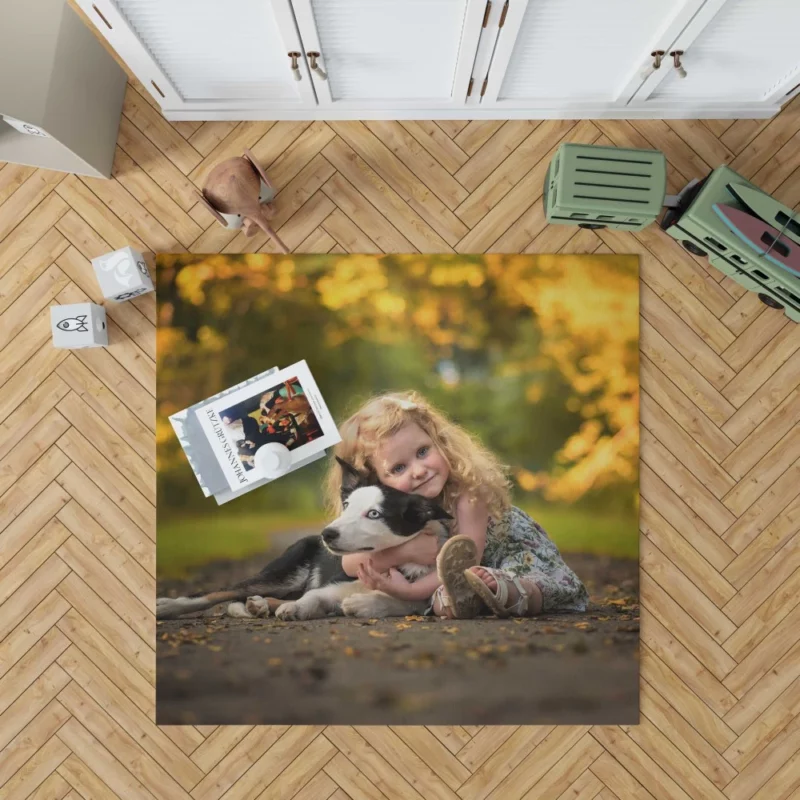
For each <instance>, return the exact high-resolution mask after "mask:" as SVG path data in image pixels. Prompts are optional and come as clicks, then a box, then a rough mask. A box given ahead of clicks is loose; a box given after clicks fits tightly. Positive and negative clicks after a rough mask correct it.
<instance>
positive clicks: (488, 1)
mask: <svg viewBox="0 0 800 800" xmlns="http://www.w3.org/2000/svg"><path fill="white" fill-rule="evenodd" d="M491 10H492V0H486V11H484V12H483V25H481V27H482V28H485V27H486V23H487V22H488V21H489V12H490V11H491Z"/></svg>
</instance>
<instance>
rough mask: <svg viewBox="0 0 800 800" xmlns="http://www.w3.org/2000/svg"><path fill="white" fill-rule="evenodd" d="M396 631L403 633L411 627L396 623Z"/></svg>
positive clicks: (403, 623)
mask: <svg viewBox="0 0 800 800" xmlns="http://www.w3.org/2000/svg"><path fill="white" fill-rule="evenodd" d="M394 627H395V628H396V629H397V630H398V631H405V630H408V628H410V627H411V626H410V625H409V624H407V623H405V622H398V623H397V625H395V626H394Z"/></svg>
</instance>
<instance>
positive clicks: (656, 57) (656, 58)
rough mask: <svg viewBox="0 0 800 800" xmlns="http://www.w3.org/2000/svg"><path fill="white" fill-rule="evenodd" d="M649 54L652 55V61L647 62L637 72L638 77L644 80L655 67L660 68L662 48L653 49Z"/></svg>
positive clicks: (662, 54)
mask: <svg viewBox="0 0 800 800" xmlns="http://www.w3.org/2000/svg"><path fill="white" fill-rule="evenodd" d="M650 55H651V56H652V57H653V63H652V64H648V65H647V67H645V69H643V70H642V71H641V72H640V73H639V77H640V78H641V79H642V80H643V81H644V80H647V79H648V78H649V77H650V76H651V75H652V74H653V73H654V72H655V71H656V70H657V69H660V68H661V59H662V58H664V51H663V50H653V52H652V53H650Z"/></svg>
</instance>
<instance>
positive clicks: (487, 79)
mask: <svg viewBox="0 0 800 800" xmlns="http://www.w3.org/2000/svg"><path fill="white" fill-rule="evenodd" d="M487 83H489V76H488V75H487V76H486V77H485V78H484V79H483V86H481V97H483V96H484V95H485V94H486V84H487Z"/></svg>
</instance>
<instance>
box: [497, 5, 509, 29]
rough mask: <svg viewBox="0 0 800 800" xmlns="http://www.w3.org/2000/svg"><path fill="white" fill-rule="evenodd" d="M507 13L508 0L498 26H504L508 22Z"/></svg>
mask: <svg viewBox="0 0 800 800" xmlns="http://www.w3.org/2000/svg"><path fill="white" fill-rule="evenodd" d="M506 14H508V0H506V4H505V5H504V6H503V13H502V14H501V15H500V24H499V25H498V26H497V27H498V28H502V27H503V25H505V24H506Z"/></svg>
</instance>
